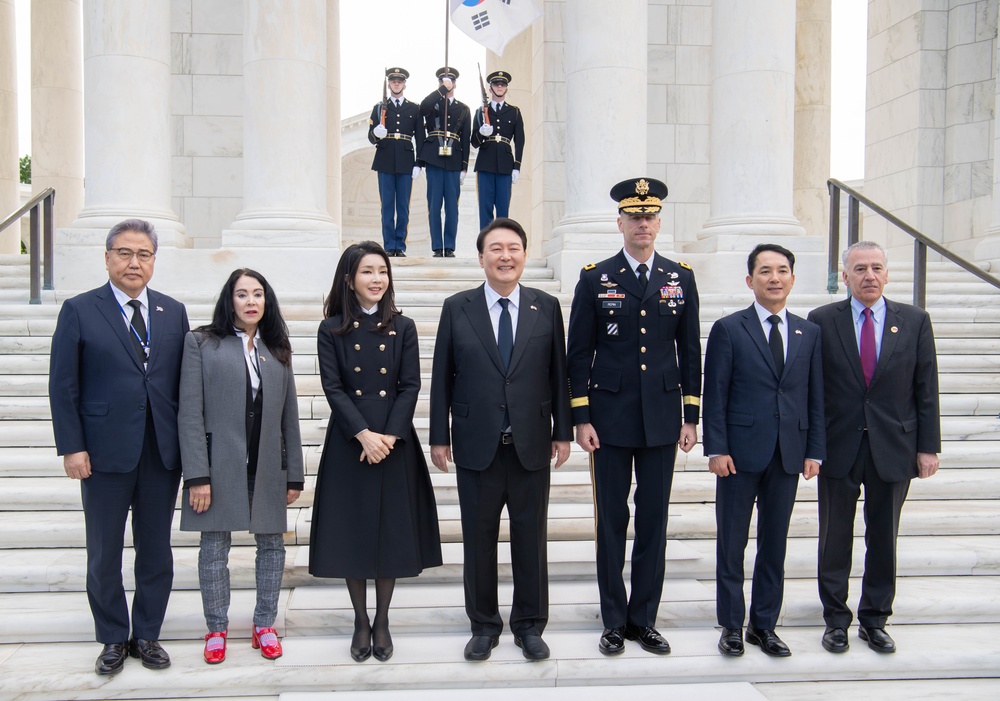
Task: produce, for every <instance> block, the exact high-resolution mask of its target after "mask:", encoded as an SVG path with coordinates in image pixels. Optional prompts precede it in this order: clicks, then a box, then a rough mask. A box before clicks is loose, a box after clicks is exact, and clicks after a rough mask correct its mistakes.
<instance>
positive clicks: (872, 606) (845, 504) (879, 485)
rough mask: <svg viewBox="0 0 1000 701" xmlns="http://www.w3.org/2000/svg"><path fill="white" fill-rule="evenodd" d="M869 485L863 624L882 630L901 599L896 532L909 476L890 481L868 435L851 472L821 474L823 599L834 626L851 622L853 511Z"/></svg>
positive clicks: (825, 614) (860, 612)
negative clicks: (874, 455)
mask: <svg viewBox="0 0 1000 701" xmlns="http://www.w3.org/2000/svg"><path fill="white" fill-rule="evenodd" d="M861 485H864V487H865V506H864V514H865V571H864V576H863V577H862V580H861V601H860V603H859V604H858V622H859V623H860V624H861V625H863V626H865V627H868V628H883V627H885V623H886V621H887V620H888V618H889V616H891V615H892V602H893V599H895V597H896V536H897V535H898V534H899V514H900V512H901V511H902V509H903V502H904V501H906V494H907V492H909V489H910V480H903V481H902V482H885V481H883V480H882V478H881V477H879V475H878V472H877V471H876V469H875V463H874V461H873V460H872V456H871V450H870V449H869V445H868V434H867V433H865V435H864V437H863V438H862V440H861V447H860V449H859V450H858V457H857V459H856V460H855V462H854V465H853V466H852V467H851V471H850V472H849V473H848V474H847V475H846V476H845V477H840V478H833V477H824V476H823V470H822V469H821V470H820V475H819V598H820V601H821V602H822V603H823V618H824V619H825V620H826V624H827V625H828V626H831V627H833V628H847V627H848V626H850V625H851V609H850V608H849V607H848V605H847V596H848V588H849V582H848V580H849V579H850V576H851V559H852V551H853V548H854V515H855V513H856V511H857V506H858V498H859V497H860V495H861Z"/></svg>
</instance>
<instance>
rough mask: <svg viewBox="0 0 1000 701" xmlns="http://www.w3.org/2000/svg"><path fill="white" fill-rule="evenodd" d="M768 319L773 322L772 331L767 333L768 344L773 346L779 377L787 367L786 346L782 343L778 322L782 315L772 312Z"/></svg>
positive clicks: (772, 351)
mask: <svg viewBox="0 0 1000 701" xmlns="http://www.w3.org/2000/svg"><path fill="white" fill-rule="evenodd" d="M767 320H768V321H770V322H771V333H769V334H768V335H767V345H769V346H771V357H772V358H774V369H775V370H777V371H778V377H781V373H782V372H783V371H784V369H785V347H784V345H783V344H782V343H781V332H780V331H778V324H780V323H781V317H780V316H778V315H777V314H772V315H771V316H769V317H767Z"/></svg>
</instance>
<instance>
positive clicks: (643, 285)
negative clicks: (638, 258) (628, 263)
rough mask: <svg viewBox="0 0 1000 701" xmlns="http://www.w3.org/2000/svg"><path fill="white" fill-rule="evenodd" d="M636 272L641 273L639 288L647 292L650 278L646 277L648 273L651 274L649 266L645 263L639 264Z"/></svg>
mask: <svg viewBox="0 0 1000 701" xmlns="http://www.w3.org/2000/svg"><path fill="white" fill-rule="evenodd" d="M636 270H638V271H639V287H641V288H642V291H643V292H645V291H646V284H647V283H648V282H649V278H648V277H647V276H646V273H648V272H649V266H647V265H646V264H645V263H639V267H638V268H636Z"/></svg>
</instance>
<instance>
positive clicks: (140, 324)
mask: <svg viewBox="0 0 1000 701" xmlns="http://www.w3.org/2000/svg"><path fill="white" fill-rule="evenodd" d="M128 306H130V307H132V309H133V312H132V322H131V323H132V331H133V333H130V334H129V336H131V337H132V345H133V346H135V352H136V353H137V354H138V355H139V362H141V363H145V362H146V349H145V348H144V347H143V345H142V344H143V342H145V340H146V322H145V321H143V318H142V311H140V307H141V306H142V302H140V301H139V300H137V299H132V300H129V303H128Z"/></svg>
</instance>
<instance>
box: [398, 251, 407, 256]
mask: <svg viewBox="0 0 1000 701" xmlns="http://www.w3.org/2000/svg"><path fill="white" fill-rule="evenodd" d="M396 257H397V258H406V254H405V253H403V252H402V251H396Z"/></svg>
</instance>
